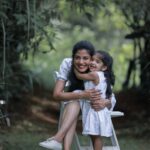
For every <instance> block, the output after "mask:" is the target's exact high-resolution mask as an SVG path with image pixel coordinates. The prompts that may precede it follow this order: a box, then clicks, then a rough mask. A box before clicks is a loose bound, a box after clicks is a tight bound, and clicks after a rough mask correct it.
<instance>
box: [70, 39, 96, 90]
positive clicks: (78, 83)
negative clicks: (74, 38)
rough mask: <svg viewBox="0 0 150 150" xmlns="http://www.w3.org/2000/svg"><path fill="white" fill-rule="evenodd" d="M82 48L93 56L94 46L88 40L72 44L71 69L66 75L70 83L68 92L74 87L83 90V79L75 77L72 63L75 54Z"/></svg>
mask: <svg viewBox="0 0 150 150" xmlns="http://www.w3.org/2000/svg"><path fill="white" fill-rule="evenodd" d="M82 49H85V50H86V51H87V52H88V53H89V54H90V55H91V56H93V54H94V52H95V48H94V46H93V45H92V43H90V42H89V41H79V42H77V43H76V44H75V45H74V46H73V49H72V66H71V70H70V72H69V75H68V80H69V83H70V84H69V87H68V91H69V92H72V91H74V90H76V89H79V90H84V82H83V80H79V79H77V77H76V75H75V73H74V64H73V61H74V57H75V54H76V53H77V52H78V51H79V50H82ZM87 71H88V70H87Z"/></svg>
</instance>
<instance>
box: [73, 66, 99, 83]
mask: <svg viewBox="0 0 150 150" xmlns="http://www.w3.org/2000/svg"><path fill="white" fill-rule="evenodd" d="M74 72H75V75H76V76H77V78H78V79H80V80H88V81H93V82H94V83H95V84H97V83H98V82H99V76H98V74H97V73H96V72H88V73H79V72H78V71H77V70H76V69H74Z"/></svg>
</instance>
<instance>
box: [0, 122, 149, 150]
mask: <svg viewBox="0 0 150 150" xmlns="http://www.w3.org/2000/svg"><path fill="white" fill-rule="evenodd" d="M56 129H57V128H56V125H52V126H50V125H48V124H46V125H45V124H41V123H37V122H36V123H31V122H29V121H23V122H21V123H18V124H17V125H15V126H12V127H11V128H0V150H44V149H43V148H41V147H39V146H38V143H39V142H40V141H42V140H44V139H46V138H48V137H49V136H51V135H53V134H54V133H55V131H56ZM117 136H118V139H119V143H120V147H121V150H149V149H150V138H148V137H143V136H142V135H140V136H137V134H136V135H135V136H133V134H130V132H129V131H128V132H126V131H124V129H120V130H117ZM86 140H87V138H86V137H83V136H80V141H81V142H82V144H86V143H87V142H86ZM72 149H73V150H74V148H72Z"/></svg>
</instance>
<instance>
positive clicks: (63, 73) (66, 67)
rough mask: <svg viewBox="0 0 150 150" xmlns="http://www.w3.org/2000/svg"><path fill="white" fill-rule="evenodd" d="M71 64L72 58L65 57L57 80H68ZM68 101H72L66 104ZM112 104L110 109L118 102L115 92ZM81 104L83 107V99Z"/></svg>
mask: <svg viewBox="0 0 150 150" xmlns="http://www.w3.org/2000/svg"><path fill="white" fill-rule="evenodd" d="M71 65H72V58H65V59H63V61H62V63H61V65H60V68H59V71H58V76H57V80H64V81H66V82H67V81H68V75H69V71H70V69H71ZM76 92H78V91H76ZM68 102H71V101H67V102H65V104H66V103H68ZM111 104H112V106H111V109H110V110H113V108H114V106H115V104H116V99H115V96H114V94H112V98H111ZM80 105H81V108H82V100H81V101H80Z"/></svg>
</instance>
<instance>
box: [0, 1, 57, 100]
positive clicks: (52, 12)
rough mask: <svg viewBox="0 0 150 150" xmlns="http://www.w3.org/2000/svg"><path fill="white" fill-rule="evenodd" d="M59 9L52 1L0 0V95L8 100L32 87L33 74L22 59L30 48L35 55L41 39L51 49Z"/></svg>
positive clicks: (26, 56) (26, 57)
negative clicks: (24, 65) (23, 63)
mask: <svg viewBox="0 0 150 150" xmlns="http://www.w3.org/2000/svg"><path fill="white" fill-rule="evenodd" d="M47 4H48V5H47ZM58 12H59V11H57V2H54V1H50V2H48V1H46V0H45V1H37V0H33V1H29V0H24V1H20V0H16V1H9V0H5V1H4V0H2V1H0V18H1V20H0V98H2V99H6V100H8V99H9V98H12V97H18V96H19V95H20V94H21V93H22V92H27V91H30V90H31V88H32V74H31V72H30V71H28V70H26V68H24V67H23V65H22V60H23V59H28V53H29V51H32V54H33V55H34V54H35V53H36V52H37V51H38V48H39V44H40V42H41V41H42V40H43V39H45V40H46V41H47V43H48V45H49V50H53V49H54V46H53V44H52V43H53V40H52V39H53V38H55V27H54V23H53V20H54V19H58V18H59V13H58ZM47 26H48V27H49V31H50V32H49V34H48V33H47Z"/></svg>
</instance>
